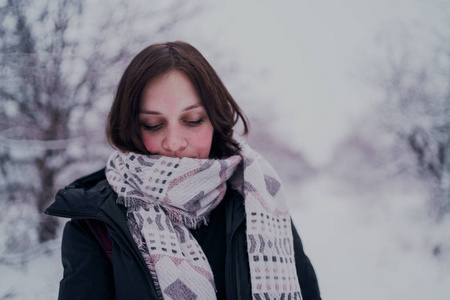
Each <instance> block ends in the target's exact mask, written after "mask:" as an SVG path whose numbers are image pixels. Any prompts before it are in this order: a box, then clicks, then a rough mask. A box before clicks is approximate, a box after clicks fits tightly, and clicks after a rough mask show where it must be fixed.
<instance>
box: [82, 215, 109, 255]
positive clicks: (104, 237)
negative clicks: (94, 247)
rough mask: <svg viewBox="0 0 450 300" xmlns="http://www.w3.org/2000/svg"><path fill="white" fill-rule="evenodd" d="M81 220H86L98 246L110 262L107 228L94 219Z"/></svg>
mask: <svg viewBox="0 0 450 300" xmlns="http://www.w3.org/2000/svg"><path fill="white" fill-rule="evenodd" d="M83 221H85V222H86V224H87V225H88V227H89V229H90V230H91V232H92V234H93V235H94V237H95V238H96V240H97V241H98V243H99V244H100V246H101V247H102V248H103V250H104V251H105V254H106V256H107V257H108V259H109V261H110V262H111V264H112V263H113V258H112V242H111V239H110V238H109V236H108V230H107V229H106V225H105V223H104V222H102V221H99V220H95V219H84V220H83Z"/></svg>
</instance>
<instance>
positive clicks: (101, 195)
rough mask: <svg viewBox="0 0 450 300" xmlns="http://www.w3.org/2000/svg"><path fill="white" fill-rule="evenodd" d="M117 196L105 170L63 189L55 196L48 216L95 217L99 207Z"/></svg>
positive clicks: (47, 212) (89, 175) (80, 179)
mask: <svg viewBox="0 0 450 300" xmlns="http://www.w3.org/2000/svg"><path fill="white" fill-rule="evenodd" d="M111 196H113V197H112V198H114V199H115V198H116V197H117V195H116V194H115V192H114V191H113V189H112V188H111V186H110V185H109V183H108V181H107V180H106V176H105V170H104V169H101V170H98V171H96V172H94V173H91V174H88V175H86V176H83V177H81V178H79V179H77V180H75V181H73V182H72V183H71V184H69V185H67V186H66V187H64V188H63V189H60V190H59V191H58V192H57V193H56V196H55V202H53V204H51V205H50V206H49V207H48V208H47V210H46V211H45V213H46V214H49V215H54V216H61V217H69V218H74V217H77V216H93V215H96V214H97V212H98V209H99V207H100V206H101V205H102V204H103V203H104V202H105V201H106V200H107V199H108V198H111Z"/></svg>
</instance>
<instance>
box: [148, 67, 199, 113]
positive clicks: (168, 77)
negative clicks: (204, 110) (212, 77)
mask: <svg viewBox="0 0 450 300" xmlns="http://www.w3.org/2000/svg"><path fill="white" fill-rule="evenodd" d="M201 104H202V103H201V100H200V97H199V96H198V93H197V91H196V89H195V88H194V86H193V85H192V83H191V81H190V79H189V77H188V76H187V75H186V74H184V73H182V72H180V71H170V72H167V73H164V74H162V75H160V76H158V77H157V78H155V79H153V80H152V81H150V82H149V83H148V84H147V85H146V86H145V88H144V90H143V93H142V97H141V101H140V109H141V110H158V109H162V110H167V109H170V108H172V109H183V108H185V107H187V106H192V105H201Z"/></svg>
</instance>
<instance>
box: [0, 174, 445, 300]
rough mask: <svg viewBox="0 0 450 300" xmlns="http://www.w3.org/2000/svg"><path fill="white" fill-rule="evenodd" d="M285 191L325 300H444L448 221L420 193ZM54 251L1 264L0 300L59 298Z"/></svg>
mask: <svg viewBox="0 0 450 300" xmlns="http://www.w3.org/2000/svg"><path fill="white" fill-rule="evenodd" d="M287 191H288V194H289V195H290V199H291V202H290V207H291V212H292V217H293V220H294V223H295V225H296V227H297V230H298V231H299V233H300V236H301V238H302V240H303V244H304V247H305V251H306V253H307V255H308V256H309V258H310V259H311V261H312V263H313V266H314V268H315V270H316V273H317V276H318V279H319V285H320V289H321V293H322V298H323V299H334V300H341V299H342V300H344V299H345V300H352V299H355V300H356V299H358V300H359V299H365V300H371V299H374V300H375V299H405V300H406V299H408V300H416V299H417V300H419V299H432V300H446V299H449V297H450V251H449V249H450V247H449V246H450V239H449V231H448V228H450V227H449V226H450V220H449V219H446V220H443V221H442V222H440V223H436V222H433V221H432V220H431V219H430V218H429V217H428V215H427V214H426V206H425V204H424V201H423V199H425V196H426V193H425V192H424V190H423V189H422V188H421V187H420V186H418V185H417V184H415V183H414V184H413V185H411V186H409V187H408V188H407V189H406V190H405V188H404V187H399V186H397V185H394V186H389V187H381V188H379V187H377V188H374V191H368V190H366V191H365V192H361V191H358V190H357V189H353V188H352V187H351V186H350V185H348V184H347V185H346V183H343V182H341V181H339V180H337V179H336V178H334V177H331V176H330V175H327V174H326V173H324V174H322V175H319V176H316V177H314V178H311V179H310V180H309V181H306V182H302V184H301V185H290V186H287ZM59 245H60V240H55V241H52V242H50V243H47V244H45V245H43V246H40V248H38V249H32V250H30V252H29V253H28V254H27V256H26V257H27V259H28V261H26V260H25V262H23V263H18V259H17V256H16V257H14V259H11V260H10V264H5V263H0V299H56V298H57V293H58V282H59V280H60V278H61V277H62V266H61V259H60V254H59ZM437 245H438V246H439V247H440V248H439V249H440V250H439V251H440V254H436V255H433V253H434V251H435V250H436V246H437ZM439 251H438V252H439ZM14 262H15V263H14ZM8 293H10V294H11V296H10V297H9V298H8V297H5V295H7V294H8ZM2 297H3V298H2Z"/></svg>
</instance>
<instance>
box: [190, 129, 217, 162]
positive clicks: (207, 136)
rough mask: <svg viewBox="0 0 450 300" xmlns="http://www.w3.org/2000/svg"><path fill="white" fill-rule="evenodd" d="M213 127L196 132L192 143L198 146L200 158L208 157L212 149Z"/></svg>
mask: <svg viewBox="0 0 450 300" xmlns="http://www.w3.org/2000/svg"><path fill="white" fill-rule="evenodd" d="M213 131H214V130H213V128H212V126H211V128H207V129H205V130H202V131H200V132H198V133H197V134H195V135H194V136H193V137H192V140H191V142H190V144H191V145H192V146H194V147H195V148H196V151H197V153H198V154H199V158H208V156H209V152H210V150H211V144H212V136H213Z"/></svg>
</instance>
